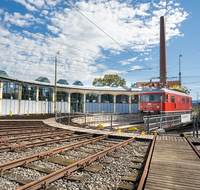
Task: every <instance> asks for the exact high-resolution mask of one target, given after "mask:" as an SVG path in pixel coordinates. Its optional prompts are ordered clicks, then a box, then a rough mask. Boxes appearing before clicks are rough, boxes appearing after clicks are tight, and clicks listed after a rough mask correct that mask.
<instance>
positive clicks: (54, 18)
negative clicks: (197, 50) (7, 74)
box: [0, 0, 188, 81]
mask: <svg viewBox="0 0 200 190" xmlns="http://www.w3.org/2000/svg"><path fill="white" fill-rule="evenodd" d="M15 1H16V2H19V3H21V4H22V5H24V6H25V7H26V8H27V9H28V10H29V11H37V10H39V11H38V12H33V13H32V14H30V13H29V11H27V13H24V15H21V14H22V13H19V12H17V11H16V13H6V14H5V17H4V20H7V21H9V22H11V23H13V24H18V25H19V26H30V25H33V24H35V25H36V26H35V25H33V28H35V31H37V32H38V34H42V35H44V36H46V37H50V38H52V39H53V40H55V41H57V42H60V43H56V42H54V41H49V40H47V39H44V38H40V37H39V36H35V35H33V34H30V33H28V32H25V31H22V32H21V31H12V29H11V28H8V27H7V26H6V25H0V30H1V33H0V40H1V42H2V43H5V44H10V45H15V46H21V47H24V48H27V49H31V50H33V51H39V52H44V53H47V54H50V56H48V55H42V54H40V53H36V52H27V51H25V50H21V49H17V48H11V47H9V46H8V47H6V46H2V45H0V53H1V55H5V56H8V57H9V56H10V55H12V57H14V58H21V59H24V60H28V61H31V60H36V61H37V62H38V63H34V64H31V63H30V62H29V63H28V64H27V63H26V62H18V61H11V62H10V64H11V65H12V66H13V67H14V66H16V64H17V65H18V67H19V68H24V70H23V69H22V70H19V71H18V72H17V71H16V72H17V73H18V76H15V78H18V77H19V78H21V77H22V76H27V77H29V78H30V79H33V78H34V79H35V78H37V77H39V76H40V75H41V76H48V77H49V78H50V80H51V81H53V79H54V63H55V53H56V52H57V51H60V55H59V56H58V63H59V64H63V65H64V67H63V68H59V69H58V78H65V79H67V80H69V81H73V80H75V79H79V80H81V81H86V80H89V79H93V78H95V77H96V76H97V75H98V74H96V72H97V71H98V69H101V70H106V69H108V68H109V67H108V65H106V64H107V62H106V61H105V58H106V57H107V56H108V55H106V54H105V53H104V52H109V53H112V54H114V55H116V56H118V55H119V54H122V53H125V51H124V50H123V49H122V48H121V47H120V46H119V45H117V44H116V43H115V42H113V41H112V40H111V39H110V38H108V37H107V36H106V35H105V34H103V33H102V32H101V31H100V30H99V29H97V28H96V27H95V26H94V25H92V24H91V23H90V22H89V21H88V20H86V19H85V18H84V17H83V16H81V15H80V14H79V13H78V12H77V11H75V10H74V9H71V8H69V7H68V6H67V5H66V4H63V1H62V2H61V1H60V0H57V1H56V0H46V1H44V0H26V1H25V0H15ZM59 2H61V3H62V6H56V5H58V4H59ZM130 2H131V1H130ZM170 2H171V1H170ZM74 3H75V6H76V7H77V8H78V9H79V10H80V11H81V12H82V13H83V14H84V15H86V16H87V17H88V18H89V19H91V20H92V21H93V22H94V23H95V24H97V25H98V26H99V27H100V28H101V29H102V30H103V31H105V32H106V33H107V34H109V35H110V36H112V38H113V39H115V40H116V41H117V42H118V43H120V44H121V45H122V46H123V47H125V48H127V49H128V50H129V51H131V52H132V51H135V52H139V53H138V55H139V54H140V53H141V52H143V54H144V55H148V52H150V51H151V48H152V47H155V46H157V45H158V44H159V27H160V26H159V22H160V19H159V16H161V15H163V13H165V7H163V6H164V1H161V2H160V3H154V4H152V3H138V5H137V6H135V7H134V6H133V5H132V4H129V3H128V1H126V2H121V1H116V0H110V1H100V0H89V1H88V2H85V1H75V2H74ZM131 3H132V2H131ZM169 4H171V6H170V7H168V8H169V12H168V17H167V21H166V31H167V40H169V39H172V37H177V36H182V34H181V32H180V31H179V28H178V26H179V25H180V24H181V23H182V22H183V21H184V20H185V19H187V16H188V13H187V12H184V11H183V10H181V9H180V8H177V7H176V8H177V9H175V8H173V5H172V3H169ZM36 7H37V8H36ZM57 7H59V9H57ZM38 15H39V16H40V17H39V16H38ZM47 15H48V17H47ZM41 17H43V18H42V19H43V20H41ZM45 18H47V19H45ZM44 20H45V24H40V23H43V22H44ZM36 29H37V30H36ZM43 30H45V31H44V32H43ZM40 32H41V33H40ZM54 34H56V35H54ZM71 47H74V48H71ZM77 49H79V50H81V51H77ZM86 52H89V54H87V53H86ZM100 58H104V61H105V64H103V63H101V64H95V61H96V60H99V59H100ZM108 59H110V58H108ZM140 59H141V57H140ZM136 60H137V57H134V58H130V59H127V58H125V59H124V60H123V61H121V62H119V63H120V64H122V65H128V64H132V63H133V62H134V61H136ZM47 63H48V64H49V66H48V67H47ZM7 65H8V61H7V60H3V61H2V68H3V66H7ZM115 66H116V65H115ZM119 67H120V69H119V70H112V69H110V70H108V71H104V72H103V73H105V74H108V73H109V72H110V73H119V72H121V71H120V70H121V68H122V67H121V66H120V65H119ZM26 68H27V69H28V68H31V69H32V70H25V69H26ZM138 68H141V67H140V66H132V69H138ZM37 70H38V71H37ZM124 70H125V69H124ZM69 73H70V74H69ZM103 73H102V74H103ZM11 74H13V73H11Z"/></svg>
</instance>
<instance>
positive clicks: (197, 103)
mask: <svg viewBox="0 0 200 190" xmlns="http://www.w3.org/2000/svg"><path fill="white" fill-rule="evenodd" d="M198 97H199V95H198V92H197V110H199V108H198Z"/></svg>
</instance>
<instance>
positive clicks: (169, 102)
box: [166, 94, 172, 111]
mask: <svg viewBox="0 0 200 190" xmlns="http://www.w3.org/2000/svg"><path fill="white" fill-rule="evenodd" d="M171 110H172V108H171V96H170V95H169V94H168V109H166V111H171Z"/></svg>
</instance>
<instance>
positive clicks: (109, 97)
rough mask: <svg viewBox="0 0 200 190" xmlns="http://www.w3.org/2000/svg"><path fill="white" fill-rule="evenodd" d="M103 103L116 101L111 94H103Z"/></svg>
mask: <svg viewBox="0 0 200 190" xmlns="http://www.w3.org/2000/svg"><path fill="white" fill-rule="evenodd" d="M101 103H114V96H113V95H111V94H102V95H101Z"/></svg>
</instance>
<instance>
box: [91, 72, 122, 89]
mask: <svg viewBox="0 0 200 190" xmlns="http://www.w3.org/2000/svg"><path fill="white" fill-rule="evenodd" d="M97 82H101V83H102V84H103V85H104V86H110V85H111V84H112V83H113V82H115V83H116V84H117V85H118V86H122V85H126V80H125V79H124V78H122V77H119V76H118V75H111V74H110V75H104V77H103V79H102V78H95V79H94V81H93V83H92V85H95V84H96V83H97Z"/></svg>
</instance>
